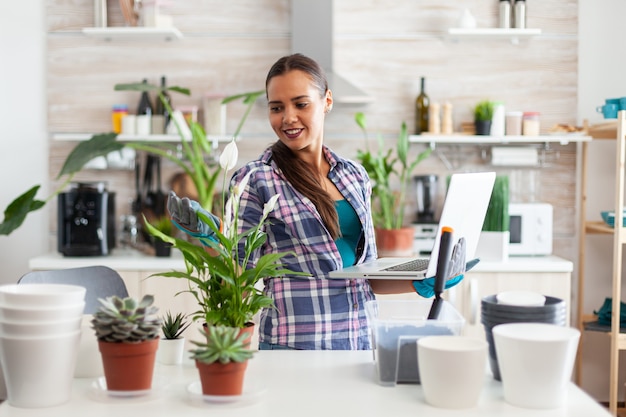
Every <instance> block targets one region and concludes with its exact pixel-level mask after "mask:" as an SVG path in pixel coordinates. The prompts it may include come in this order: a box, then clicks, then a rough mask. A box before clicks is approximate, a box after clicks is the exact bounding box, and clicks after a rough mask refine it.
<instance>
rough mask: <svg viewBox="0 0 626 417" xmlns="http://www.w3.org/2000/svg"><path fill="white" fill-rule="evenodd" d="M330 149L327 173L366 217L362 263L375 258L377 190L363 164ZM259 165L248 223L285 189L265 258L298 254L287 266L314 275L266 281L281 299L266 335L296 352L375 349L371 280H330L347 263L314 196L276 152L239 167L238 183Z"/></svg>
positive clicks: (267, 314)
mask: <svg viewBox="0 0 626 417" xmlns="http://www.w3.org/2000/svg"><path fill="white" fill-rule="evenodd" d="M323 152H324V156H325V158H326V160H327V161H328V162H329V163H330V166H331V167H330V172H329V174H328V178H330V180H331V181H332V182H333V183H334V184H335V185H336V186H337V189H339V191H340V192H341V194H343V196H344V198H345V199H346V200H347V201H348V202H349V203H350V204H351V205H352V207H353V208H354V210H355V212H356V214H357V215H358V217H359V220H360V222H361V228H362V235H361V239H360V241H359V245H358V246H357V253H356V259H357V262H356V263H357V264H358V263H363V262H365V261H368V260H371V259H375V258H376V256H377V254H376V244H375V238H374V226H373V223H372V217H371V206H370V198H371V193H372V189H371V184H370V182H369V178H368V176H367V173H366V172H365V169H364V168H363V167H362V166H361V165H359V164H356V163H354V162H352V161H350V160H347V159H343V158H340V157H339V156H337V155H336V154H335V153H334V152H332V151H331V150H330V149H328V148H327V147H324V149H323ZM252 169H256V171H254V172H253V173H252V175H251V177H250V181H249V183H248V186H247V187H246V189H245V190H244V193H243V195H242V197H241V202H240V211H239V216H240V225H241V228H242V229H243V230H245V229H247V228H250V227H251V226H252V225H255V224H258V221H259V219H260V218H261V215H262V213H263V205H264V204H265V203H266V202H267V201H268V200H269V199H270V198H271V197H272V196H273V195H275V194H279V195H280V198H279V199H278V203H277V205H276V207H275V208H274V210H273V212H272V213H270V215H269V217H268V220H269V222H270V223H269V225H268V226H267V227H266V228H265V232H266V233H267V235H268V239H267V242H266V243H265V245H263V247H261V248H260V250H259V254H258V256H260V255H261V254H264V253H272V252H284V251H293V252H295V253H296V254H297V256H288V257H285V258H283V259H282V261H283V263H284V264H285V267H286V268H289V269H291V270H293V271H305V272H308V273H310V274H311V275H312V276H311V277H293V278H289V277H284V278H277V279H265V280H264V284H265V289H264V291H265V292H266V294H268V295H269V296H270V297H271V298H272V299H273V300H274V303H275V306H276V308H275V309H271V308H269V309H264V310H263V311H262V312H261V319H260V325H259V340H260V341H261V342H266V343H271V344H280V345H284V346H289V347H291V348H295V349H345V350H348V349H371V343H370V337H369V331H368V326H367V319H366V317H365V301H368V300H372V299H374V294H373V292H372V289H371V288H370V285H369V283H368V281H367V280H365V279H346V280H341V279H339V280H337V279H328V273H329V272H330V271H333V270H336V269H339V268H341V267H342V261H341V255H340V254H339V251H338V249H337V246H336V245H335V242H334V241H333V238H332V237H331V235H330V234H329V232H328V230H327V229H326V227H325V226H324V224H323V223H322V220H321V217H320V215H319V213H318V211H317V209H316V208H315V206H314V205H313V203H312V202H311V200H309V199H308V198H306V197H304V196H303V195H302V194H300V193H299V192H298V191H296V189H295V188H293V187H292V186H291V184H290V183H289V182H288V181H287V179H286V178H285V177H284V176H283V174H282V173H281V170H280V169H279V168H278V167H277V166H276V164H275V163H274V162H273V161H272V152H271V149H269V148H268V149H267V150H266V151H265V152H264V153H263V155H261V157H260V159H258V160H256V161H252V162H250V163H248V164H247V165H245V166H244V167H243V168H241V169H240V170H238V171H237V172H236V173H235V174H234V176H233V181H234V182H239V181H241V179H242V178H243V177H244V176H245V175H246V174H247V173H248V172H249V171H250V170H252ZM240 250H242V248H240ZM258 256H256V257H254V258H257V259H258Z"/></svg>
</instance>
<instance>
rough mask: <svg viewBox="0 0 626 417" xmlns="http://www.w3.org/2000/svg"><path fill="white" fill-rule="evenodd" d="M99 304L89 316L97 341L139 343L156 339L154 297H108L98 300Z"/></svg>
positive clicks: (156, 326) (158, 322)
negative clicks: (139, 298) (137, 298)
mask: <svg viewBox="0 0 626 417" xmlns="http://www.w3.org/2000/svg"><path fill="white" fill-rule="evenodd" d="M99 301H100V304H101V306H100V307H99V308H98V311H96V312H95V313H94V315H93V318H92V319H91V328H92V329H93V330H95V332H96V337H97V338H98V340H101V341H104V342H113V343H139V342H143V341H144V340H151V339H156V338H158V337H159V330H160V329H161V319H160V318H158V317H156V313H157V311H158V308H157V307H155V306H153V305H152V303H153V302H154V297H153V296H152V295H149V294H146V295H144V296H143V298H142V299H141V301H139V302H137V300H136V299H134V298H133V297H126V298H120V297H118V296H115V295H114V296H111V297H107V298H100V299H99Z"/></svg>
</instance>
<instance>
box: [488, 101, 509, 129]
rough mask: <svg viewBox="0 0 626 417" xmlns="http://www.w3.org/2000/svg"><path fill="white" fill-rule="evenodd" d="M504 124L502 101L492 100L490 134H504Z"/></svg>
mask: <svg viewBox="0 0 626 417" xmlns="http://www.w3.org/2000/svg"><path fill="white" fill-rule="evenodd" d="M505 124H506V116H505V111H504V103H502V102H501V101H494V102H493V117H492V119H491V136H504V132H505Z"/></svg>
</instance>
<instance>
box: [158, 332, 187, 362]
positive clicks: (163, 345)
mask: <svg viewBox="0 0 626 417" xmlns="http://www.w3.org/2000/svg"><path fill="white" fill-rule="evenodd" d="M184 355H185V338H184V337H181V338H179V339H161V340H160V341H159V348H158V350H157V362H159V363H160V364H162V365H180V364H182V363H183V357H184Z"/></svg>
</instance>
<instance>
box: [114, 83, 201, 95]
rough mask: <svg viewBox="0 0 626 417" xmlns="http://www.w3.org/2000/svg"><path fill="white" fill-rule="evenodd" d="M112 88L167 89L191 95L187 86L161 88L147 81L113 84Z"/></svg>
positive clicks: (136, 89) (129, 89) (137, 89)
mask: <svg viewBox="0 0 626 417" xmlns="http://www.w3.org/2000/svg"><path fill="white" fill-rule="evenodd" d="M114 89H115V91H141V92H143V91H147V92H151V91H162V90H167V91H175V92H177V93H181V94H185V95H187V96H189V95H191V92H190V91H189V89H188V88H184V87H177V86H172V87H165V88H161V87H160V86H157V85H152V84H147V83H128V84H115V87H114Z"/></svg>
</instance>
